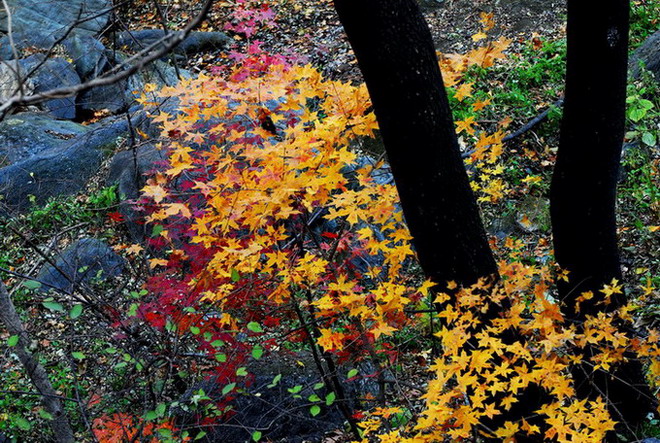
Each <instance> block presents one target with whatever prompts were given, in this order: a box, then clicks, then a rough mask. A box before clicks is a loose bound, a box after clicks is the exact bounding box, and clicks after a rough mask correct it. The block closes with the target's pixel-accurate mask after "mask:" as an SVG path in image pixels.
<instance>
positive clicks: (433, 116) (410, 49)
mask: <svg viewBox="0 0 660 443" xmlns="http://www.w3.org/2000/svg"><path fill="white" fill-rule="evenodd" d="M334 4H335V8H336V10H337V12H338V14H339V17H340V20H341V22H342V24H343V25H344V29H345V31H346V34H347V35H348V39H349V41H350V43H351V46H352V47H353V50H354V51H355V54H356V56H357V61H358V64H359V66H360V70H361V71H362V74H363V75H364V79H365V82H366V85H367V88H368V89H369V94H370V95H371V99H372V103H373V106H374V110H375V113H376V117H377V118H378V124H379V126H380V130H381V133H382V136H383V141H384V144H385V149H386V151H387V156H388V158H389V161H390V164H391V167H392V172H393V174H394V179H395V181H396V186H397V189H398V191H399V196H400V198H401V205H402V207H403V213H404V215H405V218H406V222H407V224H408V227H409V229H410V232H411V234H412V236H413V237H414V240H413V244H414V247H415V250H416V252H417V256H418V257H419V261H420V264H421V266H422V268H423V269H424V272H425V273H426V275H427V276H428V277H430V278H431V279H432V280H433V281H434V282H436V283H438V284H443V283H445V282H447V281H455V282H457V283H458V284H462V285H468V286H469V285H471V284H472V283H475V282H476V281H477V280H478V279H479V278H480V277H486V276H490V275H496V274H497V266H496V264H495V260H494V258H493V255H492V253H491V250H490V247H489V245H488V241H487V239H486V235H485V232H484V229H483V225H482V223H481V218H480V216H479V211H478V208H477V205H476V201H475V199H474V195H473V194H472V190H471V188H470V185H469V182H468V177H467V173H466V172H465V166H464V164H463V161H462V159H461V155H460V149H459V146H458V142H457V139H456V132H455V128H454V122H453V118H452V113H451V110H450V108H449V103H448V100H447V95H446V92H445V89H444V83H443V81H442V75H441V73H440V68H439V65H438V59H437V56H436V51H435V48H434V46H433V40H432V37H431V33H430V31H429V28H428V26H427V24H426V22H425V20H424V17H423V16H422V13H421V11H420V9H419V6H418V5H417V2H416V0H335V2H334Z"/></svg>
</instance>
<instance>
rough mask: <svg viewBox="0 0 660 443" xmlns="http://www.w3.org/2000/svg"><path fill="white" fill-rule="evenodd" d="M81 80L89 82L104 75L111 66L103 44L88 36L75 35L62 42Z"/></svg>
mask: <svg viewBox="0 0 660 443" xmlns="http://www.w3.org/2000/svg"><path fill="white" fill-rule="evenodd" d="M62 45H63V46H64V48H65V49H66V52H67V53H68V54H69V56H70V57H71V59H73V63H74V65H75V67H76V72H77V73H78V75H79V76H80V78H81V79H82V80H83V81H84V80H89V79H91V78H94V77H97V76H98V75H99V74H102V73H103V72H104V71H105V70H106V69H107V68H108V66H109V61H108V57H107V56H106V55H105V53H106V48H105V46H103V43H101V42H100V41H98V40H96V39H95V38H93V37H90V36H88V35H84V34H83V35H74V36H73V37H69V38H67V39H66V40H64V41H63V42H62Z"/></svg>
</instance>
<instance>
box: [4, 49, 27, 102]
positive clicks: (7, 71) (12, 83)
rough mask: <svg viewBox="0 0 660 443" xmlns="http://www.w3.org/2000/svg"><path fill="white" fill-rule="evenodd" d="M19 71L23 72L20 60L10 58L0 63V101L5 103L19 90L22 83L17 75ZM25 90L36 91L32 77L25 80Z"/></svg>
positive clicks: (25, 91)
mask: <svg viewBox="0 0 660 443" xmlns="http://www.w3.org/2000/svg"><path fill="white" fill-rule="evenodd" d="M17 70H18V71H17ZM17 72H19V73H21V74H22V73H23V69H22V67H21V64H20V63H19V62H17V61H15V60H10V61H6V62H1V63H0V103H4V102H5V101H7V100H8V99H9V98H10V97H12V96H13V95H14V94H15V93H16V91H18V88H19V87H20V84H19V82H18V77H17V75H16V73H17ZM23 92H24V93H25V94H31V93H32V92H34V83H33V82H32V80H31V79H26V80H25V81H24V82H23Z"/></svg>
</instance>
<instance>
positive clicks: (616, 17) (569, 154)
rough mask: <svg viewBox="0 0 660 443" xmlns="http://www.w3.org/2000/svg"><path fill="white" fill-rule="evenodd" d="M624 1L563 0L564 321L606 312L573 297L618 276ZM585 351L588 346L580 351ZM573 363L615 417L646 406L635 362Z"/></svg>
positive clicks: (557, 181) (560, 221) (637, 414)
mask: <svg viewBox="0 0 660 443" xmlns="http://www.w3.org/2000/svg"><path fill="white" fill-rule="evenodd" d="M629 6H630V5H629V0H601V1H596V0H591V1H587V0H569V1H568V28H567V32H568V59H567V76H566V94H565V102H564V116H563V120H562V125H561V137H560V143H559V151H558V156H557V164H556V166H555V170H554V174H553V178H552V185H551V191H550V194H551V217H552V232H553V237H554V247H555V256H556V259H557V262H558V264H559V266H560V267H561V268H562V269H565V270H568V271H569V274H568V282H561V281H560V282H558V287H559V295H560V299H561V300H562V301H563V303H564V306H563V312H564V315H565V317H566V319H567V320H568V321H571V322H574V321H581V320H583V319H584V318H585V316H586V315H594V314H596V313H597V312H599V311H602V310H613V309H615V308H617V307H619V306H621V305H622V304H623V303H624V301H625V300H624V298H623V296H622V295H615V296H614V297H613V299H612V303H611V304H610V305H609V306H608V307H605V308H604V307H603V306H601V305H596V304H595V303H589V304H588V303H584V304H582V306H581V307H580V309H579V312H578V309H577V308H576V304H577V298H578V297H579V296H580V295H581V294H582V293H583V292H585V291H593V293H594V294H595V295H596V297H594V299H598V300H602V296H600V297H599V295H600V292H599V291H600V289H602V287H603V285H604V284H609V283H610V282H611V280H612V279H613V278H616V279H620V278H621V269H620V265H619V252H618V248H617V235H616V214H615V204H616V184H617V177H618V172H619V162H620V157H621V146H622V141H623V134H624V125H625V99H626V80H627V66H628V64H627V55H628V27H629ZM587 352H588V351H587ZM592 372H593V371H592V370H590V369H589V368H588V367H578V368H577V369H576V370H575V371H574V374H573V375H574V379H575V383H576V387H577V392H578V395H580V396H581V397H583V398H584V397H595V396H598V395H603V396H607V397H608V398H609V400H610V401H611V402H612V404H611V405H610V411H611V413H612V414H613V417H614V418H615V419H619V420H620V419H622V418H623V419H624V420H625V421H626V422H627V423H639V421H640V420H641V419H643V417H644V415H645V413H646V412H648V411H649V410H650V409H651V407H650V405H651V400H650V398H647V395H649V394H650V391H649V389H648V387H647V385H646V383H645V380H644V376H643V373H642V368H641V366H640V365H639V364H638V363H636V362H634V363H629V364H626V365H624V366H623V367H622V368H621V369H619V371H617V372H616V373H615V374H614V375H615V376H616V377H618V378H621V381H616V378H613V377H611V376H610V375H607V374H604V373H596V374H593V373H592Z"/></svg>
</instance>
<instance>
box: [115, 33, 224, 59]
mask: <svg viewBox="0 0 660 443" xmlns="http://www.w3.org/2000/svg"><path fill="white" fill-rule="evenodd" d="M164 36H165V32H164V31H163V30H162V29H142V30H139V31H125V32H122V33H120V34H119V35H118V37H117V41H116V43H117V47H119V48H122V47H125V48H127V49H129V50H130V51H133V52H137V51H140V50H142V49H144V48H146V47H148V46H150V45H152V44H154V43H156V42H157V41H158V40H160V39H162V38H163V37H164ZM231 42H232V39H231V38H229V37H228V36H227V34H225V33H223V32H191V33H190V34H189V35H188V37H186V38H185V40H183V41H182V42H181V43H180V44H179V45H178V46H177V47H176V48H174V53H175V54H185V55H190V54H195V53H198V52H202V51H212V50H217V49H224V48H226V47H227V46H228V45H229V44H230V43H231Z"/></svg>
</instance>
